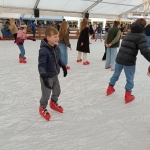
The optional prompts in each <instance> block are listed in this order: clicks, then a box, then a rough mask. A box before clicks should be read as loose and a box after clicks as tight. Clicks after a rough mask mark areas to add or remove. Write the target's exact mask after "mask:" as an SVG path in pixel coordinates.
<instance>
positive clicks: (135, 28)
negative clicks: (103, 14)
mask: <svg viewBox="0 0 150 150" xmlns="http://www.w3.org/2000/svg"><path fill="white" fill-rule="evenodd" d="M143 31H144V27H143V26H142V25H141V24H139V23H137V22H134V23H133V24H132V25H131V32H130V33H127V35H126V36H125V37H124V39H123V41H122V43H121V47H120V49H119V52H118V54H117V57H116V62H117V63H118V64H122V65H125V66H133V65H135V64H136V56H137V54H138V50H140V52H141V54H142V55H143V56H144V57H145V58H146V59H147V60H148V61H149V62H150V49H149V48H148V43H147V39H146V36H145V34H144V33H143Z"/></svg>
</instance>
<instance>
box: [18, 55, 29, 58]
mask: <svg viewBox="0 0 150 150" xmlns="http://www.w3.org/2000/svg"><path fill="white" fill-rule="evenodd" d="M20 57H21V56H20V55H19V59H20ZM24 59H27V58H26V57H25V56H24Z"/></svg>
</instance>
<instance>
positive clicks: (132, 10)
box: [120, 4, 143, 16]
mask: <svg viewBox="0 0 150 150" xmlns="http://www.w3.org/2000/svg"><path fill="white" fill-rule="evenodd" d="M142 6H143V4H141V5H138V6H136V7H134V8H132V9H130V10H128V11H125V12H123V13H122V14H120V16H122V15H125V14H127V13H130V12H131V11H133V10H135V9H138V8H140V7H142Z"/></svg>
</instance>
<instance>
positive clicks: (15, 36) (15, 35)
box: [13, 33, 17, 42]
mask: <svg viewBox="0 0 150 150" xmlns="http://www.w3.org/2000/svg"><path fill="white" fill-rule="evenodd" d="M13 36H14V38H15V42H16V39H17V33H15V34H13Z"/></svg>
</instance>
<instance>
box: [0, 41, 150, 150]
mask: <svg viewBox="0 0 150 150" xmlns="http://www.w3.org/2000/svg"><path fill="white" fill-rule="evenodd" d="M76 42H77V41H76V40H71V44H72V48H73V50H72V51H71V52H70V51H69V65H70V66H71V70H69V71H68V76H67V77H66V78H64V77H63V74H62V71H61V73H60V75H59V80H60V84H61V90H62V92H61V95H60V98H59V104H60V105H62V106H63V107H64V110H65V112H64V113H63V114H59V113H57V112H54V111H53V110H51V109H50V108H49V107H47V108H48V111H49V112H50V114H51V120H50V121H49V122H48V121H45V120H44V119H43V118H42V117H41V116H40V115H39V113H38V107H39V100H40V97H41V90H40V82H39V74H38V68H37V65H38V51H39V45H40V41H36V42H32V41H25V49H26V57H27V61H28V62H27V64H19V63H18V54H19V49H18V47H17V46H16V45H15V44H13V41H0V150H150V78H148V77H147V75H146V73H147V68H148V65H149V63H148V62H147V61H146V60H145V59H144V57H143V56H142V55H141V54H140V53H139V56H138V61H137V68H136V75H135V88H134V89H133V94H134V95H135V97H136V99H135V101H134V102H132V103H130V104H125V103H124V86H125V82H126V81H125V75H124V72H122V74H121V76H120V80H119V81H118V82H117V84H116V86H115V89H116V92H115V93H114V94H113V95H111V96H109V97H106V96H105V92H106V88H107V85H108V82H109V79H110V77H111V75H112V74H113V72H111V71H110V70H105V69H104V65H105V62H103V61H101V58H102V55H103V53H104V43H101V42H99V41H97V42H93V44H91V45H90V47H91V54H90V55H88V58H89V61H90V62H91V64H90V65H89V66H83V65H82V63H76V56H77V52H76Z"/></svg>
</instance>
